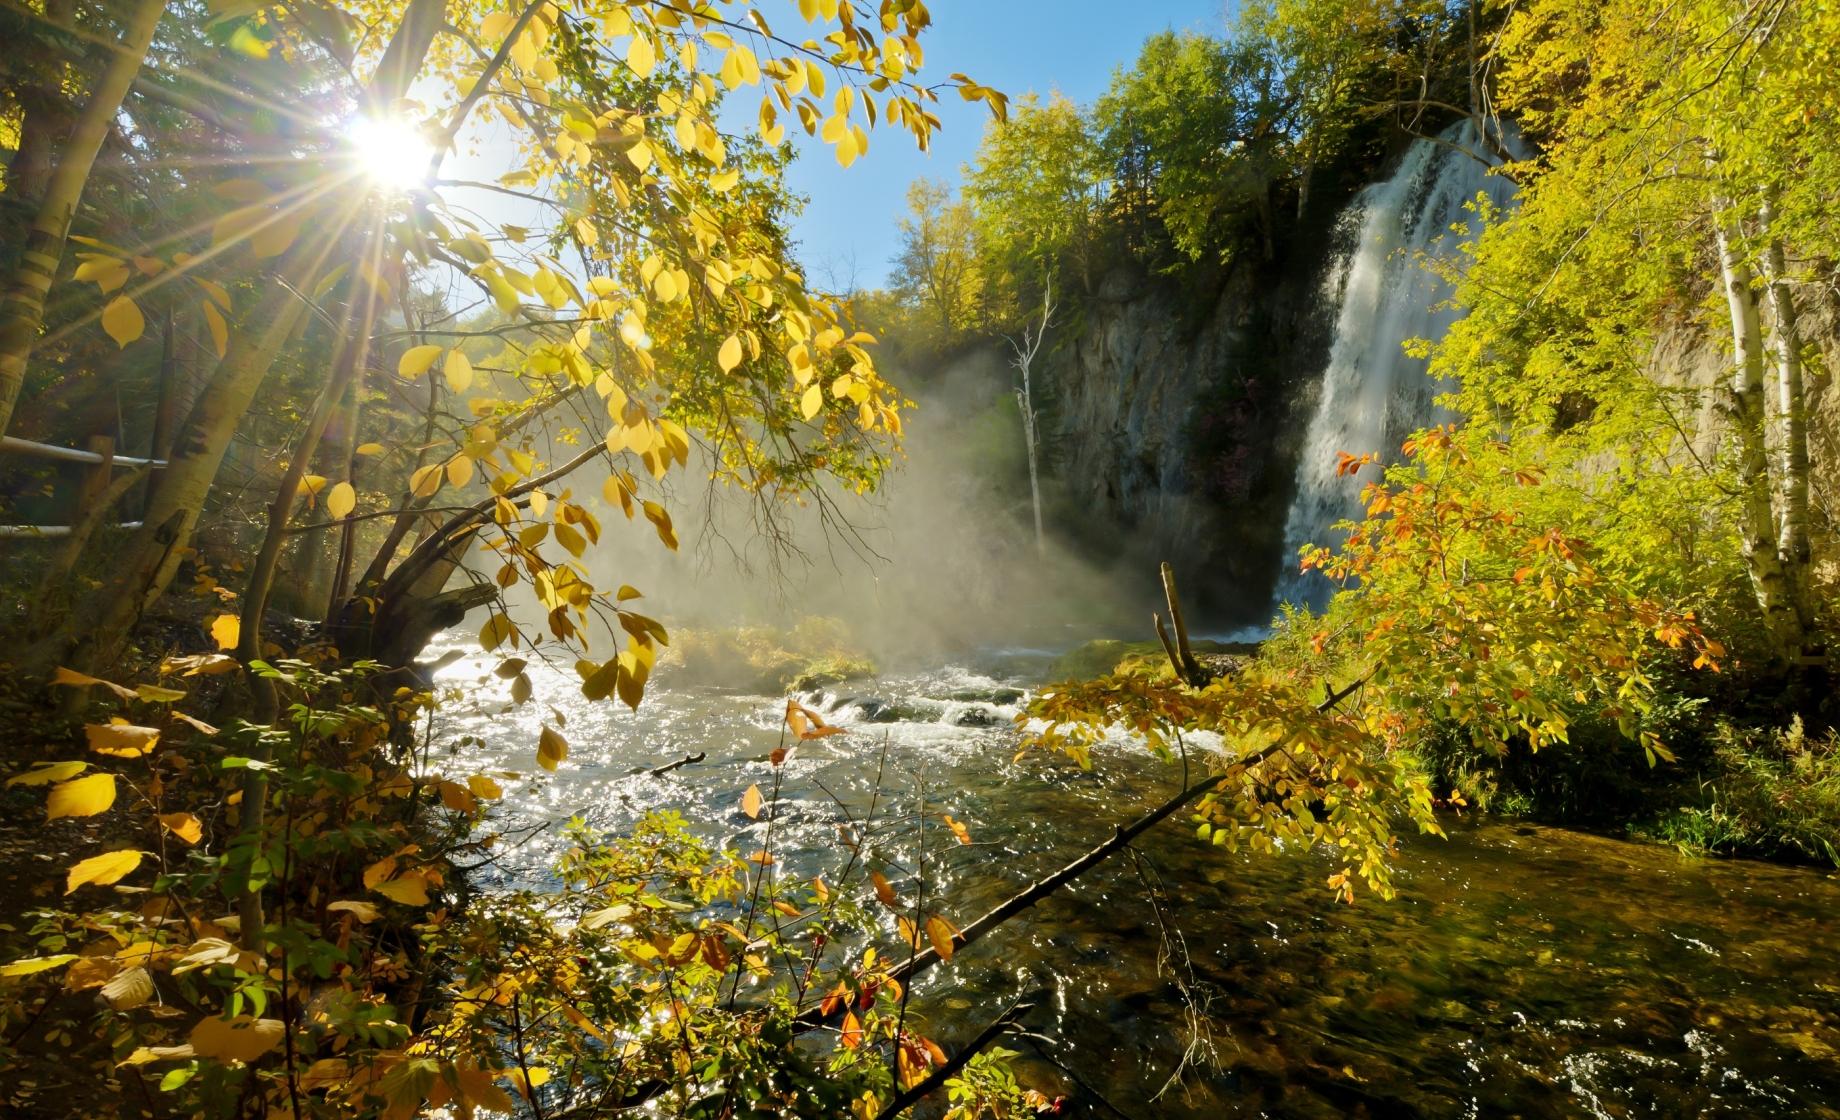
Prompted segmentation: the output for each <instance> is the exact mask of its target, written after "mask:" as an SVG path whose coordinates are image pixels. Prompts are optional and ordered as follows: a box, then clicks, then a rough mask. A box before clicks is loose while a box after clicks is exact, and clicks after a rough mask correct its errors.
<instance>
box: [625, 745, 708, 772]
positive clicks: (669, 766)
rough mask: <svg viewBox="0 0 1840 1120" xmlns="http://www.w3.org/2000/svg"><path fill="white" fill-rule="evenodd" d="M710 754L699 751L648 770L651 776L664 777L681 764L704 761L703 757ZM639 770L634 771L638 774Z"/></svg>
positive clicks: (686, 764)
mask: <svg viewBox="0 0 1840 1120" xmlns="http://www.w3.org/2000/svg"><path fill="white" fill-rule="evenodd" d="M708 756H709V752H708V751H697V752H696V753H695V754H687V755H685V756H684V757H682V758H680V759H678V760H677V761H676V762H667V763H665V764H664V765H663V766H654V767H652V769H651V770H649V771H647V773H649V774H651V776H652V777H654V778H662V777H664V776H665V775H666V774H669V773H670V772H671V771H673V770H676V769H677V768H679V767H680V766H688V765H690V764H691V763H692V762H701V761H703V759H705V758H707V757H708ZM638 772H639V771H637V770H634V771H633V773H635V774H637V773H638Z"/></svg>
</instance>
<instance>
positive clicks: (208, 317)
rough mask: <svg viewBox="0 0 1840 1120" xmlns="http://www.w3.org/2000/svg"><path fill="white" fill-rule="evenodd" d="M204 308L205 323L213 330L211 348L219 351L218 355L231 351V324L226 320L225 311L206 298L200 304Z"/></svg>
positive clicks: (206, 326) (207, 327)
mask: <svg viewBox="0 0 1840 1120" xmlns="http://www.w3.org/2000/svg"><path fill="white" fill-rule="evenodd" d="M199 306H200V307H203V308H204V325H205V328H206V329H207V330H209V331H210V332H211V349H213V350H215V351H217V356H218V357H220V358H221V357H223V356H224V355H225V354H228V353H229V352H230V324H229V323H226V322H225V321H224V313H223V312H221V311H219V310H218V309H217V305H216V304H214V303H212V302H211V301H210V300H205V301H204V302H203V303H201V304H200V305H199Z"/></svg>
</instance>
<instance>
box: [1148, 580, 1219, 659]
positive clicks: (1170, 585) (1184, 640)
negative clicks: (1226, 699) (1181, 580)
mask: <svg viewBox="0 0 1840 1120" xmlns="http://www.w3.org/2000/svg"><path fill="white" fill-rule="evenodd" d="M1163 601H1164V602H1166V603H1167V604H1169V623H1170V625H1171V626H1173V627H1175V631H1176V641H1175V650H1174V652H1172V653H1170V655H1169V661H1170V664H1172V665H1173V666H1174V667H1175V670H1176V676H1177V677H1178V678H1179V679H1181V680H1184V681H1186V682H1188V685H1189V687H1191V688H1201V687H1202V686H1204V685H1206V684H1207V682H1208V674H1207V672H1206V671H1205V670H1203V669H1202V668H1201V662H1199V661H1196V660H1195V651H1194V649H1193V648H1192V647H1191V646H1190V645H1189V644H1188V623H1187V622H1185V621H1183V619H1182V599H1181V597H1180V596H1178V595H1177V594H1176V570H1175V567H1174V566H1173V565H1172V564H1170V563H1169V561H1167V560H1165V561H1163ZM1156 636H1157V637H1159V638H1161V639H1162V640H1163V648H1164V649H1165V650H1168V649H1169V635H1168V634H1166V633H1164V631H1163V620H1162V619H1160V618H1159V619H1157V620H1156Z"/></svg>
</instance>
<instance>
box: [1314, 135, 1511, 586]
mask: <svg viewBox="0 0 1840 1120" xmlns="http://www.w3.org/2000/svg"><path fill="white" fill-rule="evenodd" d="M1440 139H1443V140H1447V141H1449V142H1450V143H1449V144H1440V143H1436V142H1434V141H1431V140H1416V141H1414V142H1413V143H1412V146H1411V147H1409V148H1407V149H1406V153H1405V156H1404V158H1403V159H1401V160H1400V163H1399V167H1398V169H1397V170H1396V171H1394V172H1393V175H1392V177H1391V178H1389V179H1386V180H1385V181H1383V182H1379V183H1374V184H1372V185H1371V186H1369V187H1367V188H1366V189H1365V190H1363V191H1362V192H1361V193H1360V194H1359V195H1357V196H1356V197H1355V200H1354V201H1353V202H1352V203H1350V204H1349V206H1348V208H1347V210H1345V211H1344V212H1343V214H1342V218H1341V221H1342V223H1343V228H1344V229H1350V228H1352V229H1354V230H1355V231H1356V232H1355V233H1354V235H1353V241H1352V243H1351V245H1350V249H1349V251H1348V253H1347V255H1346V256H1345V257H1343V258H1342V259H1341V260H1340V261H1339V262H1338V263H1337V264H1336V265H1335V266H1334V267H1333V268H1331V269H1330V271H1329V275H1328V277H1327V278H1326V279H1325V281H1324V284H1323V297H1324V298H1325V299H1327V300H1330V301H1333V302H1334V303H1335V305H1336V307H1337V308H1338V310H1337V313H1336V319H1335V337H1334V343H1333V344H1332V346H1331V348H1330V352H1329V365H1328V367H1327V368H1326V369H1325V370H1324V371H1323V379H1322V395H1321V397H1320V398H1319V399H1318V401H1317V405H1316V413H1315V415H1314V416H1312V417H1311V418H1310V426H1309V429H1308V431H1307V433H1306V435H1305V438H1304V445H1303V453H1302V456H1301V457H1300V458H1299V459H1298V462H1297V493H1296V497H1294V498H1293V499H1292V500H1291V508H1290V513H1289V515H1288V516H1287V517H1286V519H1285V524H1284V574H1283V575H1282V576H1281V577H1280V579H1279V581H1278V592H1277V597H1278V599H1279V601H1281V602H1292V603H1297V604H1299V605H1310V606H1317V607H1320V606H1321V605H1322V604H1323V603H1324V602H1326V601H1327V599H1328V597H1329V594H1330V591H1331V590H1332V589H1331V587H1330V585H1329V583H1328V581H1326V580H1324V579H1323V577H1322V576H1320V575H1318V574H1316V573H1314V572H1308V573H1303V572H1299V571H1298V568H1297V550H1298V549H1299V548H1301V547H1302V546H1303V545H1305V544H1312V543H1313V544H1333V543H1336V542H1339V540H1340V539H1341V536H1342V534H1340V533H1337V532H1335V531H1334V529H1333V526H1334V525H1335V523H1336V522H1338V521H1341V520H1344V519H1346V518H1350V517H1353V516H1355V515H1356V514H1357V513H1358V512H1359V494H1360V489H1361V486H1362V485H1363V484H1364V483H1365V482H1366V481H1367V480H1368V479H1369V478H1371V477H1372V475H1371V472H1363V473H1362V475H1361V476H1360V477H1359V478H1347V477H1343V478H1337V477H1336V473H1335V465H1336V461H1337V456H1338V454H1339V453H1340V452H1344V451H1345V452H1347V453H1349V454H1350V455H1364V454H1368V453H1370V452H1374V453H1378V454H1379V455H1380V456H1381V458H1382V459H1383V460H1387V461H1390V460H1392V459H1393V458H1395V457H1397V455H1398V453H1399V447H1400V444H1401V443H1402V442H1403V441H1404V439H1405V437H1406V436H1408V435H1410V434H1411V433H1412V432H1413V431H1414V430H1416V429H1418V428H1422V427H1425V426H1427V425H1429V424H1433V423H1436V422H1437V421H1438V420H1439V419H1440V418H1441V410H1440V409H1439V408H1438V407H1437V405H1436V403H1435V400H1436V397H1437V395H1438V394H1439V393H1440V392H1442V391H1443V389H1444V388H1445V386H1443V385H1441V384H1439V383H1438V382H1436V381H1434V380H1433V379H1432V378H1431V377H1430V376H1429V375H1428V374H1427V373H1426V368H1425V362H1424V360H1423V359H1420V358H1413V357H1409V356H1407V354H1406V353H1405V350H1404V343H1405V342H1406V341H1407V340H1409V339H1414V338H1426V339H1430V340H1432V341H1434V342H1435V341H1436V340H1438V339H1439V338H1441V337H1443V335H1444V332H1445V331H1446V330H1447V329H1449V327H1450V324H1451V323H1452V321H1453V320H1454V319H1455V318H1456V313H1455V311H1454V310H1452V309H1451V308H1448V307H1446V306H1444V304H1445V303H1446V301H1447V299H1448V297H1449V295H1450V288H1449V285H1447V284H1446V283H1445V282H1444V281H1443V279H1442V278H1440V277H1439V276H1437V275H1435V274H1434V273H1433V272H1432V271H1430V270H1429V269H1427V268H1426V267H1425V265H1424V259H1425V258H1430V259H1433V260H1444V259H1449V258H1450V257H1452V256H1454V255H1455V254H1456V253H1457V252H1458V243H1459V242H1460V241H1461V240H1462V237H1461V236H1459V235H1458V234H1456V233H1453V232H1452V230H1451V228H1450V227H1451V226H1452V225H1454V224H1458V223H1465V222H1467V223H1468V224H1469V225H1470V226H1471V227H1472V228H1473V227H1474V225H1475V215H1474V214H1473V213H1471V212H1470V211H1469V210H1466V209H1465V207H1466V205H1467V204H1468V203H1470V202H1471V201H1472V200H1473V199H1475V198H1476V196H1477V195H1478V194H1481V193H1486V194H1487V195H1488V196H1489V197H1490V198H1491V199H1492V200H1493V201H1494V202H1495V203H1497V204H1498V205H1506V204H1507V203H1508V202H1509V200H1510V198H1511V196H1512V194H1513V187H1512V184H1510V183H1509V182H1508V181H1507V180H1506V179H1504V178H1503V177H1501V176H1499V175H1495V174H1492V173H1491V169H1490V167H1489V166H1487V165H1485V164H1484V163H1482V162H1481V160H1479V159H1478V158H1476V156H1477V155H1480V154H1482V153H1483V152H1484V151H1485V149H1484V147H1483V145H1482V144H1481V143H1480V142H1479V141H1478V138H1477V135H1476V132H1475V129H1474V127H1473V126H1472V125H1470V124H1469V123H1468V122H1463V123H1461V124H1458V125H1455V126H1453V127H1452V128H1450V129H1449V130H1447V131H1446V132H1445V133H1444V134H1443V136H1442V137H1441V138H1440ZM1453 145H1454V146H1453ZM1470 153H1476V155H1472V154H1470Z"/></svg>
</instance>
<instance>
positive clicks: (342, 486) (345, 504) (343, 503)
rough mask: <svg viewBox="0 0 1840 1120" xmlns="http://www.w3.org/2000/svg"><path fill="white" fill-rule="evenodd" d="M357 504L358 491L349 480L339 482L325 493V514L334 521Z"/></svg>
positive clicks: (349, 511)
mask: <svg viewBox="0 0 1840 1120" xmlns="http://www.w3.org/2000/svg"><path fill="white" fill-rule="evenodd" d="M357 506H358V491H357V490H356V489H355V488H353V486H352V484H351V483H349V482H341V483H339V484H338V485H337V486H334V487H333V488H332V492H331V493H329V494H327V495H326V516H328V517H330V518H332V519H333V520H334V521H336V520H338V519H339V518H341V517H345V516H347V515H348V514H350V513H351V511H352V510H354V509H356V508H357Z"/></svg>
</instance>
